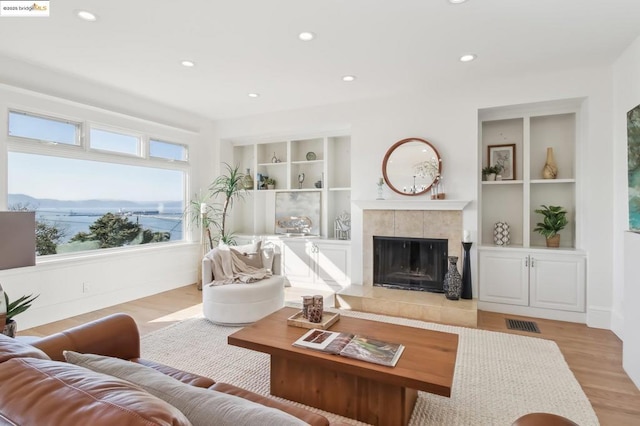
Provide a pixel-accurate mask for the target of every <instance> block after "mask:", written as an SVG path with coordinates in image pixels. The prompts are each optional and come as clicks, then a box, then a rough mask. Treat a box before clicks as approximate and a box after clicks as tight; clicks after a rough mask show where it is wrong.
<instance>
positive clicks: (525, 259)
mask: <svg viewBox="0 0 640 426" xmlns="http://www.w3.org/2000/svg"><path fill="white" fill-rule="evenodd" d="M524 266H526V267H527V268H528V267H529V256H527V257H525V258H524Z"/></svg>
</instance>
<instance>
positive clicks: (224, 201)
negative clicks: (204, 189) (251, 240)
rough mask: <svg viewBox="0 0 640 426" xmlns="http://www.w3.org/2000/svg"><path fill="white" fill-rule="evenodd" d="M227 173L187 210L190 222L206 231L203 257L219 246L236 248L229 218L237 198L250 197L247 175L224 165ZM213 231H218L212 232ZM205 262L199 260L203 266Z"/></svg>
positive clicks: (203, 232)
mask: <svg viewBox="0 0 640 426" xmlns="http://www.w3.org/2000/svg"><path fill="white" fill-rule="evenodd" d="M223 164H224V166H225V168H226V173H224V174H221V175H220V176H218V177H217V178H215V179H214V180H213V182H211V184H210V185H209V188H208V190H209V192H208V193H207V195H205V196H202V195H200V196H196V197H194V198H193V199H191V201H190V202H189V206H188V207H187V210H186V211H185V215H187V216H188V217H189V219H190V222H191V223H193V224H195V225H196V226H197V227H198V228H199V229H201V230H202V236H201V238H202V255H203V256H204V255H205V254H206V253H207V252H208V251H209V250H211V249H212V248H213V247H215V246H216V245H217V244H218V243H220V242H223V243H225V244H228V245H235V238H234V237H233V233H232V232H230V231H229V230H228V229H227V216H228V214H229V212H230V209H231V208H232V207H233V203H234V201H235V200H237V199H242V198H244V195H245V194H246V192H247V191H246V189H245V185H243V180H244V176H245V175H244V173H242V172H240V170H239V169H240V166H238V165H236V166H233V167H232V166H231V165H229V164H227V163H223ZM212 229H215V231H214V232H212ZM201 263H202V259H201V258H199V259H198V265H200V266H201ZM198 277H199V278H198V289H200V288H201V287H202V283H201V282H200V274H198Z"/></svg>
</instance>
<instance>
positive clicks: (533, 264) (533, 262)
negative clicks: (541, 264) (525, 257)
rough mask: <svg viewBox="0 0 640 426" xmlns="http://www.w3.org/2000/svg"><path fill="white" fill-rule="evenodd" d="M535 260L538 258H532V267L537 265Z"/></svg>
mask: <svg viewBox="0 0 640 426" xmlns="http://www.w3.org/2000/svg"><path fill="white" fill-rule="evenodd" d="M535 261H536V260H535V259H534V258H533V257H532V258H531V267H532V268H533V267H535V266H536V265H535Z"/></svg>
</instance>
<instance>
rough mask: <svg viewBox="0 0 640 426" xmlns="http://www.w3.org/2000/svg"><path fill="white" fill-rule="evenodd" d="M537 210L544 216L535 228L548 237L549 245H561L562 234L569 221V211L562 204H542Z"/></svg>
mask: <svg viewBox="0 0 640 426" xmlns="http://www.w3.org/2000/svg"><path fill="white" fill-rule="evenodd" d="M540 207H541V208H540V209H536V210H535V212H536V213H538V214H541V215H543V216H544V219H543V221H542V222H538V223H537V224H536V227H535V228H534V231H535V232H538V233H540V234H541V235H543V236H544V237H545V238H546V239H547V247H560V234H558V232H560V231H562V230H563V229H564V228H565V227H566V226H567V224H568V223H569V221H568V220H567V211H566V210H565V209H564V207H562V206H545V205H544V204H543V205H541V206H540Z"/></svg>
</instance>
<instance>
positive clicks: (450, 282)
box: [444, 256, 462, 300]
mask: <svg viewBox="0 0 640 426" xmlns="http://www.w3.org/2000/svg"><path fill="white" fill-rule="evenodd" d="M457 263H458V256H449V270H448V271H447V273H446V274H444V288H445V289H446V290H445V295H446V296H447V299H449V300H458V299H460V293H461V292H462V276H461V275H460V272H458V265H457Z"/></svg>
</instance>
